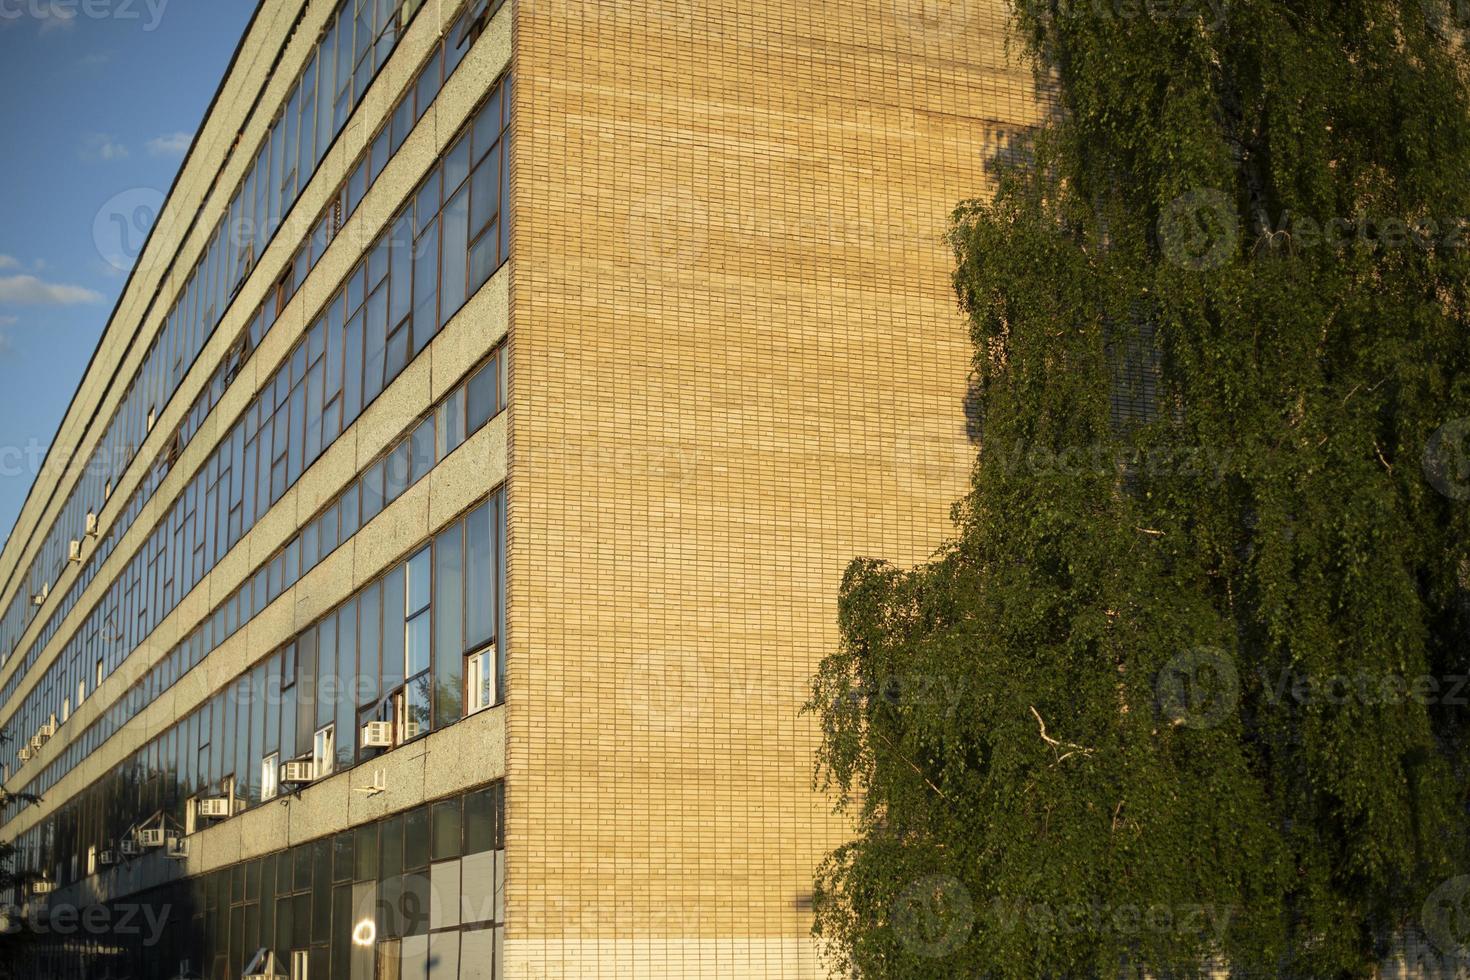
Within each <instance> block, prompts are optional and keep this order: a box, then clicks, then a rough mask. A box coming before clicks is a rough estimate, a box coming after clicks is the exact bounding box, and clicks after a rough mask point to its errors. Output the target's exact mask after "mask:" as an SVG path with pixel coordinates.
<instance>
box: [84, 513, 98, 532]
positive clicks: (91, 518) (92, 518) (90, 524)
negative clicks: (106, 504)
mask: <svg viewBox="0 0 1470 980" xmlns="http://www.w3.org/2000/svg"><path fill="white" fill-rule="evenodd" d="M86 535H87V537H89V538H95V537H96V536H97V514H96V512H95V511H90V510H89V511H87V526H86Z"/></svg>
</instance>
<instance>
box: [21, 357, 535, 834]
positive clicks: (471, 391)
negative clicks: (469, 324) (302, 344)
mask: <svg viewBox="0 0 1470 980" xmlns="http://www.w3.org/2000/svg"><path fill="white" fill-rule="evenodd" d="M505 365H506V358H505V349H504V347H503V346H502V347H501V348H499V349H497V350H496V351H495V352H494V353H492V354H491V356H490V357H489V358H488V359H487V360H486V362H485V363H484V364H482V365H481V366H480V367H479V368H478V369H476V370H474V371H471V372H470V377H469V380H467V381H465V382H463V383H462V384H460V385H458V386H456V387H455V388H454V389H453V390H452V391H450V393H449V394H448V395H446V396H445V397H444V398H443V399H442V400H441V401H440V403H439V404H438V405H437V406H435V407H434V408H433V409H432V410H431V411H430V412H429V413H428V414H427V416H426V417H425V418H424V419H423V420H422V421H421V422H419V423H417V424H416V425H414V426H413V427H411V429H410V430H409V432H408V433H407V434H406V435H404V436H403V438H402V439H400V440H399V441H398V443H397V444H396V445H394V446H393V447H392V448H390V449H389V450H388V452H387V453H385V454H384V455H383V456H381V457H380V458H379V459H378V460H377V461H376V462H374V463H373V464H371V465H369V466H368V467H366V468H365V469H364V470H363V471H362V473H361V475H360V476H359V477H358V478H357V479H356V480H354V481H353V482H352V483H351V484H350V485H349V486H347V487H346V488H345V489H343V490H342V491H341V492H340V493H339V494H338V495H337V496H336V497H335V498H333V499H332V501H331V502H330V503H328V504H327V505H326V506H325V507H324V508H323V509H322V511H321V512H320V513H319V514H318V515H317V516H316V517H315V518H313V519H311V520H309V521H307V522H305V523H304V524H303V526H302V527H301V529H300V530H299V531H298V532H297V533H296V534H295V535H294V536H293V537H292V538H291V540H290V541H288V542H287V543H286V544H285V545H284V546H283V547H281V548H280V549H279V550H277V551H276V553H275V554H274V555H272V556H271V557H270V558H268V559H267V560H265V561H263V562H261V563H260V565H258V566H257V567H256V568H255V570H254V571H253V573H252V574H251V575H249V576H247V577H246V579H245V581H244V583H243V584H242V585H241V586H240V587H239V588H238V589H237V590H236V591H235V592H233V593H231V595H229V596H228V597H227V598H226V599H225V600H224V601H222V602H220V603H219V604H217V605H216V606H215V607H214V609H213V610H211V612H210V614H209V615H207V616H205V617H204V618H203V620H202V621H201V622H200V624H199V626H197V627H195V628H194V629H193V630H192V631H190V633H189V635H188V636H186V637H185V638H184V639H183V640H182V641H181V642H180V643H179V644H178V645H177V646H175V647H174V648H173V649H172V650H171V651H170V652H169V653H168V655H167V656H164V657H162V658H160V659H159V661H158V663H157V664H156V665H155V666H154V667H153V668H152V669H151V670H149V671H148V672H147V673H145V674H144V675H143V676H142V677H141V678H140V679H139V680H138V681H137V682H136V683H135V684H134V685H133V686H132V687H130V688H129V689H128V690H127V691H126V692H125V693H123V694H122V695H121V696H119V697H118V698H116V699H115V701H114V702H113V704H112V705H111V706H109V707H108V709H107V710H106V711H105V712H103V714H102V715H101V717H99V718H98V719H97V720H96V721H94V722H93V723H92V724H91V725H89V726H88V727H87V729H86V731H84V732H83V733H82V734H81V736H80V737H77V738H73V739H71V740H70V742H69V744H68V745H67V746H66V748H65V750H63V751H62V752H61V754H60V755H58V756H57V757H56V758H55V759H54V760H53V761H52V762H51V763H50V764H48V765H47V766H46V767H45V768H44V769H43V770H41V772H40V773H39V774H37V775H36V776H34V777H33V778H32V779H31V780H29V781H28V782H27V784H26V786H25V790H24V792H26V793H29V794H34V795H37V796H39V795H41V794H43V793H46V792H48V791H49V790H50V789H51V787H52V786H55V785H56V784H57V783H58V782H59V781H60V780H61V779H62V778H63V777H64V776H65V775H66V774H67V773H68V772H70V771H71V770H72V769H74V768H75V767H76V766H78V765H80V764H81V762H82V760H83V759H85V758H86V757H87V756H88V755H89V754H90V753H92V752H93V751H96V750H97V749H98V748H100V747H101V746H102V745H103V744H104V743H105V742H106V741H107V739H108V738H110V737H111V736H112V735H113V734H114V733H115V732H117V731H118V730H120V729H121V728H122V727H123V726H124V725H125V724H127V723H128V722H129V721H131V720H132V719H133V718H134V717H136V716H137V715H138V713H140V712H141V711H143V710H144V709H146V708H147V707H148V705H150V704H152V703H153V701H154V700H156V699H157V698H158V697H159V696H160V695H161V694H163V693H164V692H165V691H167V690H169V689H170V688H172V687H173V685H174V684H175V683H177V682H178V681H179V680H181V679H183V678H184V677H185V676H186V675H187V674H188V672H189V671H190V669H191V668H193V667H194V666H195V665H196V664H198V663H199V662H200V661H201V660H203V659H204V658H205V657H206V656H208V655H209V654H210V653H211V652H212V651H213V650H214V649H215V648H216V647H217V646H218V645H219V644H221V643H223V642H224V641H225V640H226V639H228V638H229V637H230V636H232V635H234V633H235V632H236V631H238V630H240V629H242V628H244V627H245V625H246V624H247V623H249V622H250V621H251V620H252V619H253V618H254V617H255V616H256V615H258V614H259V613H260V612H262V611H263V610H264V609H265V608H266V606H267V605H269V604H270V603H271V602H274V601H275V600H276V598H277V597H278V596H280V595H281V593H282V592H284V591H285V590H286V589H289V588H290V587H291V586H292V585H294V584H295V583H296V581H297V580H298V579H299V578H300V577H301V576H303V575H305V574H306V573H307V572H309V571H310V570H311V569H312V568H314V567H315V566H316V565H317V563H318V562H319V561H321V560H324V559H325V558H326V557H327V556H328V555H329V554H331V553H332V552H333V551H334V550H335V549H336V548H337V547H338V545H339V544H345V543H346V542H347V541H348V540H349V539H350V538H351V537H352V536H353V535H354V534H356V533H357V531H358V529H359V528H361V527H363V526H366V524H367V523H368V522H369V521H371V520H372V519H373V518H374V517H376V516H377V515H378V513H379V512H380V511H381V510H382V509H383V508H385V507H387V506H388V505H389V504H391V503H393V501H395V500H397V499H398V497H399V496H400V495H401V494H402V493H403V492H404V491H406V490H407V489H408V488H409V487H410V486H412V485H414V484H415V483H417V482H418V481H419V480H421V479H423V478H424V477H425V476H427V475H428V473H429V471H430V470H431V469H432V468H433V467H434V466H435V465H436V464H437V463H438V462H439V461H441V460H443V459H444V458H445V457H446V456H448V455H449V454H450V453H452V452H453V451H454V450H455V449H457V448H458V447H459V446H460V445H461V444H462V443H463V442H464V441H465V440H466V439H468V438H469V437H470V436H471V435H473V434H474V433H475V432H478V431H479V429H480V428H481V427H483V426H484V425H485V424H486V423H487V422H489V420H490V419H491V418H493V417H494V416H495V415H497V414H498V413H499V412H501V411H503V410H504V408H505V405H506V397H505V390H506V389H505V381H506V377H505ZM97 670H98V673H99V676H100V672H101V666H100V664H99V665H98V667H97ZM195 676H196V677H202V676H203V675H202V674H201V675H195ZM76 693H77V697H78V699H79V700H80V699H82V698H84V697H85V695H86V682H85V681H79V682H78V687H77V692H76ZM61 710H62V715H61V719H60V721H61V724H62V725H65V723H66V721H67V719H68V718H69V716H70V712H71V698H70V697H69V696H65V697H63V699H62V707H61ZM21 751H23V752H25V753H27V754H29V753H31V752H32V749H31V747H30V746H29V745H28V746H26V747H25V748H24V749H22V750H21ZM8 775H9V767H8V765H7V767H6V776H7V778H8ZM21 806H22V803H21V802H20V801H19V800H15V801H12V802H11V803H9V804H7V807H6V808H5V810H4V811H3V815H4V819H5V820H6V821H8V820H10V819H12V818H13V817H14V815H15V814H16V813H17V812H19V809H20V807H21Z"/></svg>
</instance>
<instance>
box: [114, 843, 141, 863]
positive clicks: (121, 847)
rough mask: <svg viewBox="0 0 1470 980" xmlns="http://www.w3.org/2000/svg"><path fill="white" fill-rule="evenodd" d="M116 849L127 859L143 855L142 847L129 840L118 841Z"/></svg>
mask: <svg viewBox="0 0 1470 980" xmlns="http://www.w3.org/2000/svg"><path fill="white" fill-rule="evenodd" d="M117 849H118V851H120V852H121V853H122V856H123V857H129V858H134V857H137V856H138V855H139V854H142V853H143V845H142V844H139V843H138V842H137V841H135V840H131V839H124V840H121V841H119V842H118V845H117Z"/></svg>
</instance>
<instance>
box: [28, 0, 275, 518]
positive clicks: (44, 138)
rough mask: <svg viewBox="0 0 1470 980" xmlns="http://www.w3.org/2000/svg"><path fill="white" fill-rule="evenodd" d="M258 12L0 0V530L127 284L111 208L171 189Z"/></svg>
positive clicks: (235, 5) (232, 6) (163, 0)
mask: <svg viewBox="0 0 1470 980" xmlns="http://www.w3.org/2000/svg"><path fill="white" fill-rule="evenodd" d="M254 9H255V0H0V90H3V91H5V92H7V93H9V94H8V96H7V97H6V98H5V99H4V100H0V133H4V136H3V137H0V537H4V536H8V535H9V533H10V530H11V528H12V527H13V525H14V523H15V518H16V516H17V515H18V514H19V513H20V508H21V504H22V503H24V501H25V498H26V494H27V492H29V490H30V486H31V483H32V482H33V481H34V479H35V476H36V471H37V468H38V467H39V465H40V462H41V457H42V454H43V453H44V452H45V449H46V447H47V446H49V444H50V443H51V440H52V438H53V437H54V436H55V434H56V427H57V425H58V424H59V423H60V421H61V416H62V414H63V413H64V412H65V411H66V407H67V405H68V404H69V403H70V401H71V396H72V394H73V392H74V391H75V390H76V386H77V383H78V382H79V381H80V380H81V376H82V372H83V371H84V370H85V369H86V366H87V361H88V360H89V359H90V358H91V356H92V351H93V350H94V349H95V347H96V346H97V340H98V338H99V337H100V336H101V333H102V330H103V328H104V327H105V326H106V325H107V318H108V315H109V314H110V313H111V312H112V308H113V305H114V304H115V303H116V302H117V298H118V295H119V293H121V291H122V288H123V286H124V284H125V283H126V282H127V271H128V270H127V265H128V263H129V259H128V256H129V255H130V254H133V253H132V252H129V251H127V249H126V248H125V249H123V250H121V251H120V250H119V248H118V245H119V237H120V236H121V234H122V229H121V228H120V227H119V226H118V225H117V224H116V222H115V221H111V222H110V221H109V218H110V217H111V215H110V213H109V212H115V211H116V210H117V202H119V201H121V202H125V203H126V202H134V201H144V202H147V201H149V200H152V199H156V197H157V195H158V194H160V193H166V192H167V191H168V188H169V187H170V186H171V184H172V183H173V179H174V175H175V173H177V171H178V168H179V164H180V163H181V162H182V161H183V158H184V152H185V151H186V150H187V149H188V147H189V142H190V140H191V139H192V138H193V134H194V132H195V130H197V129H198V127H199V123H200V121H201V119H202V117H203V115H204V112H205V110H206V109H207V108H208V107H209V102H210V100H211V99H212V98H213V97H214V93H215V90H216V89H217V88H218V86H219V82H220V79H221V78H222V77H223V75H224V71H225V68H226V66H228V64H229V61H230V56H231V55H232V54H233V53H234V50H235V45H236V44H237V43H238V41H239V39H240V35H241V34H242V33H243V32H244V30H245V25H246V24H248V23H249V22H250V16H251V14H252V13H253V12H254ZM109 202H112V203H109ZM151 211H152V209H151V208H150V209H144V210H138V209H137V208H131V209H128V210H127V213H128V215H129V218H130V221H134V222H136V223H141V224H143V225H145V227H143V228H128V229H127V231H128V232H129V233H130V234H133V235H135V236H136V244H132V245H131V246H130V247H131V248H132V249H133V250H134V251H135V250H136V248H137V246H138V245H141V243H142V236H143V234H145V233H146V230H147V229H146V223H147V218H146V215H148V214H150V213H151ZM99 215H100V220H99Z"/></svg>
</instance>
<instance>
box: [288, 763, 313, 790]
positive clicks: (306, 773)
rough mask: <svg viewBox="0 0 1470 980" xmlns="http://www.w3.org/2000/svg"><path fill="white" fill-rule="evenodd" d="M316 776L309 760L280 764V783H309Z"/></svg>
mask: <svg viewBox="0 0 1470 980" xmlns="http://www.w3.org/2000/svg"><path fill="white" fill-rule="evenodd" d="M315 778H316V773H315V771H314V770H313V767H312V764H311V761H310V760H307V761H304V762H287V763H285V764H283V765H282V766H281V783H282V784H285V783H296V784H298V785H299V784H301V783H309V782H311V781H312V780H313V779H315Z"/></svg>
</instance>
